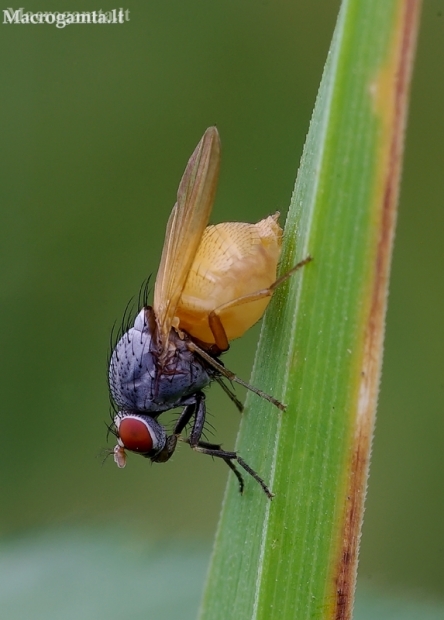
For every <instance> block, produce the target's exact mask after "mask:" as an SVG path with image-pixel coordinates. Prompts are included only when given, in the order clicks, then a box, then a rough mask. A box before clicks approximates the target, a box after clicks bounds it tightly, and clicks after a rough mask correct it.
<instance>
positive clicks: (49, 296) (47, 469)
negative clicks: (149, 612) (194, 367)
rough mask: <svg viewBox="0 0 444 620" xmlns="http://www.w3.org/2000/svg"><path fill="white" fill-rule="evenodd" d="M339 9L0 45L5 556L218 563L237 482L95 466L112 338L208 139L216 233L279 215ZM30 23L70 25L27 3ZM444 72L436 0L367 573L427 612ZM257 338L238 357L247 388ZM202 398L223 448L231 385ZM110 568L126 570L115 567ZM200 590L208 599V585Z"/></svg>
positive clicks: (390, 334) (404, 218)
mask: <svg viewBox="0 0 444 620" xmlns="http://www.w3.org/2000/svg"><path fill="white" fill-rule="evenodd" d="M338 6H339V2H331V0H328V1H327V0H323V1H322V0H320V1H318V2H315V3H313V2H309V1H308V0H301V1H300V2H298V3H288V2H284V1H282V2H278V3H270V2H263V3H256V2H253V1H252V0H246V1H245V2H243V3H239V2H234V1H233V0H228V1H225V2H218V1H216V2H212V3H207V4H203V3H200V2H196V1H194V0H190V2H187V3H183V2H179V1H178V0H175V1H174V2H170V3H143V2H141V1H140V0H135V1H134V2H133V3H132V4H131V6H128V7H123V8H129V9H130V21H129V22H126V23H125V24H123V25H116V26H98V25H91V26H86V25H78V26H68V27H66V28H64V29H57V28H55V27H54V26H48V25H44V26H43V25H42V26H31V25H29V26H19V25H5V24H0V29H1V37H0V51H1V55H0V58H1V75H2V79H1V82H0V94H1V96H0V109H1V119H2V123H1V144H2V149H1V165H0V197H1V202H0V204H1V207H0V234H1V246H0V247H1V252H2V259H1V262H0V269H1V275H0V281H1V284H2V286H1V290H0V295H1V304H0V313H1V317H0V318H1V325H2V329H1V331H0V334H1V345H2V352H3V355H2V358H1V362H0V363H1V365H2V366H1V375H0V376H1V379H2V384H1V393H2V407H1V413H0V416H1V428H2V435H3V446H2V451H3V459H2V461H3V464H4V465H3V467H2V471H1V478H0V484H1V494H2V498H3V501H2V507H1V513H0V515H1V517H0V518H1V522H0V528H1V530H0V532H1V534H2V535H3V537H4V539H5V540H7V539H8V538H10V537H11V536H12V537H13V540H14V541H16V542H15V543H14V544H19V541H20V540H21V539H22V538H23V540H24V541H26V542H25V543H23V544H25V546H27V547H30V546H32V545H31V544H30V543H29V540H30V539H31V540H32V537H33V535H32V532H36V531H37V530H38V529H39V528H44V529H45V530H51V529H52V528H58V527H59V526H60V524H65V525H68V526H72V527H75V528H78V527H80V526H82V527H83V526H85V527H93V528H99V529H101V528H104V532H105V533H104V537H106V533H107V532H110V537H112V536H113V534H111V532H112V531H113V530H112V528H113V527H114V525H115V524H116V523H124V524H125V526H126V527H129V528H130V529H131V531H132V532H135V533H137V537H136V539H137V540H140V541H141V545H147V547H148V548H149V549H151V548H152V547H150V545H151V544H153V545H154V544H155V541H156V540H158V541H163V540H164V539H165V538H167V539H168V540H185V541H186V540H189V539H190V537H191V538H192V540H196V539H198V540H201V541H203V542H206V545H208V541H209V540H210V538H211V536H212V534H213V532H214V530H215V527H216V522H217V517H218V512H219V506H220V501H221V497H222V492H223V487H224V483H225V480H226V476H227V472H226V470H225V467H224V466H223V464H221V463H211V462H209V463H206V462H205V461H204V463H202V458H203V457H200V456H199V455H196V454H192V453H191V451H190V450H189V449H187V447H186V446H182V448H181V449H180V450H179V451H178V453H177V454H176V455H175V457H174V459H173V461H172V462H170V463H168V464H167V465H165V466H160V465H154V466H153V467H150V466H149V464H148V463H146V462H144V461H143V459H137V458H134V459H130V460H129V464H128V467H127V468H126V470H125V471H118V470H117V469H116V468H115V467H114V465H113V463H111V462H110V460H108V462H106V463H105V464H104V466H101V457H98V454H99V452H100V449H101V448H102V447H105V446H106V427H105V422H107V421H108V397H107V385H106V366H107V353H108V350H109V333H110V330H111V327H112V325H113V323H114V321H115V320H117V321H118V322H119V321H120V319H121V316H122V313H123V310H124V308H125V306H126V303H127V301H128V299H129V298H130V297H131V296H133V295H136V296H137V293H138V290H139V287H140V285H141V284H142V282H143V280H144V279H145V278H146V277H147V276H148V275H149V274H150V273H153V274H155V272H156V269H157V265H158V260H159V258H160V251H161V247H162V241H163V235H164V228H165V223H166V221H167V218H168V215H169V212H170V210H171V207H172V205H173V203H174V199H175V193H176V189H177V185H178V182H179V180H180V176H181V174H182V172H183V169H184V167H185V164H186V161H187V159H188V157H189V155H190V154H191V152H192V150H193V148H194V146H195V145H196V144H197V141H198V140H199V138H200V137H201V135H202V133H203V131H204V130H205V128H206V127H207V126H209V125H212V124H217V126H218V128H219V131H220V133H221V137H222V144H223V155H222V174H221V180H220V187H219V192H218V198H217V200H216V206H215V209H214V213H213V221H222V220H230V219H237V220H245V221H249V220H250V221H256V220H258V219H260V218H261V217H264V216H265V215H267V214H269V213H272V212H274V211H275V210H277V209H279V210H281V211H283V212H285V210H286V208H287V205H288V203H289V200H290V193H291V191H292V188H293V183H294V177H295V173H296V170H297V166H298V161H299V155H300V153H301V151H302V146H303V141H304V137H305V133H306V131H307V128H308V122H309V118H310V115H311V110H312V107H313V104H314V99H315V96H316V92H317V88H318V85H319V81H320V77H321V73H322V67H323V64H324V61H325V57H326V54H327V50H328V46H329V43H330V38H331V34H332V32H333V27H334V22H335V18H336V13H337V9H338ZM110 8H114V6H112V7H106V6H102V9H103V10H109V9H110ZM93 9H94V7H93V6H92V5H91V4H90V3H86V2H84V0H82V1H80V2H77V3H76V6H75V10H79V11H83V10H84V11H91V10H93ZM26 10H29V11H41V10H46V11H52V10H57V11H64V10H73V5H72V4H71V3H69V2H66V1H65V0H63V1H59V2H57V3H55V2H53V1H51V0H48V1H47V2H46V3H45V6H43V5H42V4H41V2H37V0H30V1H29V2H28V3H27V5H26ZM443 66H444V0H428V2H426V3H424V9H423V19H422V29H421V33H420V38H419V43H418V57H417V62H416V68H415V73H414V80H413V88H412V100H411V112H410V120H409V126H408V132H407V148H406V159H405V166H404V180H403V188H402V193H401V204H400V216H399V226H398V234H397V239H396V246H395V258H394V265H393V273H392V280H391V282H392V286H391V293H390V300H389V313H388V323H387V340H386V353H385V361H384V370H383V379H382V391H381V398H380V406H379V411H378V422H377V430H376V439H375V444H374V445H375V447H374V455H373V459H372V472H371V477H370V488H369V497H368V503H367V511H366V516H365V522H364V535H363V545H362V553H361V563H360V574H361V576H362V578H363V580H365V582H366V583H367V582H368V583H370V585H373V586H377V585H378V584H379V583H383V584H385V586H386V587H390V586H394V587H400V588H401V590H402V589H409V590H412V591H414V592H416V591H417V592H419V593H421V592H422V593H424V595H427V596H428V595H430V596H432V597H442V595H443V591H444V590H443V585H444V584H443V581H444V579H443V577H444V574H443V573H444V571H443V559H442V556H443V550H444V531H443V528H442V522H443V516H444V515H443V512H444V510H443V508H444V506H443V503H444V500H443V495H442V492H441V488H442V479H443V473H444V471H443V470H444V464H443V459H442V444H443V439H444V437H443V430H444V416H443V409H444V407H443V405H444V380H443V377H444V372H443V371H444V368H443V365H444V356H443V355H442V342H443V321H442V316H443V314H444V313H443V310H444V307H443V306H444V291H443V287H442V264H443V258H444V257H443V244H442V231H443V227H444V209H443V208H442V200H443V198H442V197H443V182H442V166H443V148H442V144H443V143H444V116H443V114H442V110H443V106H444V102H443V99H444V82H443V80H442V79H441V76H442V67H443ZM257 333H258V332H257V328H255V329H253V330H251V332H250V333H249V334H248V335H247V336H246V337H245V338H244V339H243V340H242V342H241V343H234V345H233V347H232V350H231V351H230V353H229V354H228V355H227V356H226V358H225V359H226V361H227V365H228V366H229V367H230V368H232V369H233V370H235V371H236V372H238V374H240V375H241V376H242V377H244V378H245V379H248V375H249V368H250V364H251V360H252V355H253V350H254V345H255V339H256V338H257ZM210 394H211V396H210V399H209V409H210V413H211V414H212V416H211V418H210V421H211V423H212V424H214V426H215V428H216V435H215V437H217V440H219V439H220V440H222V441H223V443H224V445H225V446H226V447H231V446H233V444H234V437H235V432H236V428H237V424H238V414H237V412H236V410H235V408H234V407H233V406H232V404H231V403H230V402H229V401H228V400H227V399H226V398H225V397H224V395H223V394H221V393H220V389H219V388H218V386H214V387H213V388H212V389H211V390H210ZM239 395H240V396H242V394H241V392H239ZM239 501H242V500H241V498H240V499H239ZM108 528H111V529H108ZM95 531H96V530H95ZM142 541H144V542H142ZM5 544H6V543H5ZM11 544H12V543H11ZM36 544H37V543H36ZM85 544H86V543H85ZM159 544H162V542H159ZM205 549H207V547H205ZM205 557H207V556H205ZM10 561H12V560H10ZM10 561H9V562H10ZM61 561H62V560H61ZM103 561H106V562H108V561H109V562H110V563H111V564H112V565H114V566H115V569H116V572H119V571H122V573H123V572H124V571H125V566H126V562H125V561H123V560H122V561H120V560H119V559H117V558H114V559H112V558H111V559H110V560H103ZM205 561H206V560H205ZM9 562H8V565H10V564H9ZM202 562H203V560H202ZM129 563H130V562H129V561H128V564H129ZM190 572H193V574H195V579H196V583H197V586H196V587H197V589H198V591H199V594H200V589H201V587H202V579H203V573H204V569H202V568H196V569H194V568H192V569H190ZM165 579H168V578H167V577H165ZM169 586H170V587H171V588H172V590H173V591H174V585H172V584H171V583H170V584H169ZM140 587H141V591H142V593H143V592H144V586H143V584H141V585H140ZM59 617H60V616H59ZM64 617H65V616H64ZM66 617H68V616H66ZM77 617H78V616H77ZM134 617H137V616H134ZM171 617H174V616H171ZM190 617H193V616H190ZM405 617H407V616H405ZM424 617H425V616H424Z"/></svg>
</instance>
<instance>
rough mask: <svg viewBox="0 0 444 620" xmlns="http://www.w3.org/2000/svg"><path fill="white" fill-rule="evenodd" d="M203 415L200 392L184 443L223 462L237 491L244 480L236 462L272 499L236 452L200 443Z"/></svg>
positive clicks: (203, 422) (260, 479) (264, 485)
mask: <svg viewBox="0 0 444 620" xmlns="http://www.w3.org/2000/svg"><path fill="white" fill-rule="evenodd" d="M205 413H206V407H205V395H204V394H203V393H202V392H201V393H199V394H197V398H196V411H195V418H194V425H193V429H192V431H191V433H190V436H189V438H187V439H185V440H184V441H185V442H186V443H188V444H190V446H191V448H192V449H193V450H195V451H196V452H200V453H201V454H208V455H209V456H213V457H216V458H219V459H222V460H223V461H225V463H226V464H227V465H228V467H229V468H230V469H231V471H232V472H233V473H234V475H235V476H236V478H237V480H238V482H239V491H240V492H241V493H243V490H244V479H243V477H242V474H241V473H240V471H239V470H238V469H237V467H236V465H235V464H234V461H237V463H238V464H239V465H240V466H241V467H242V468H243V469H244V470H245V471H246V472H247V473H248V474H250V476H251V477H252V478H254V479H255V480H256V482H257V483H258V484H260V485H261V487H262V490H263V491H264V493H265V495H266V496H267V497H268V498H269V499H272V497H273V493H272V492H271V491H270V489H269V488H268V486H267V485H266V484H265V482H264V481H263V480H262V478H261V477H260V476H259V474H257V473H256V472H255V471H254V469H252V468H251V467H250V466H249V465H248V463H246V462H245V461H244V460H243V458H241V457H240V456H239V455H238V454H237V453H236V452H227V451H226V450H222V447H221V446H220V445H219V444H212V443H207V442H206V441H201V439H200V438H201V436H202V432H203V427H204V424H205ZM179 421H180V419H179Z"/></svg>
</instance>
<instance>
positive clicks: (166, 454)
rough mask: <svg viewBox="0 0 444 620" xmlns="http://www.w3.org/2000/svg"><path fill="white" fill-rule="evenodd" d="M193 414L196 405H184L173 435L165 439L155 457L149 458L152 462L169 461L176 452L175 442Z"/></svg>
mask: <svg viewBox="0 0 444 620" xmlns="http://www.w3.org/2000/svg"><path fill="white" fill-rule="evenodd" d="M195 412H196V403H193V404H192V405H186V406H185V407H184V408H183V410H182V413H181V414H180V416H179V419H178V420H177V422H176V424H175V426H174V431H173V434H172V435H169V436H168V437H167V440H166V444H165V447H164V449H163V450H162V451H161V452H159V453H158V454H156V456H154V457H152V458H151V460H152V461H153V462H155V463H166V461H169V460H170V458H171V457H172V456H173V454H174V451H175V450H176V447H177V442H178V440H179V437H180V434H181V432H182V431H183V429H184V428H185V426H186V425H187V424H188V423H189V421H190V420H191V418H192V417H193V415H194V414H195Z"/></svg>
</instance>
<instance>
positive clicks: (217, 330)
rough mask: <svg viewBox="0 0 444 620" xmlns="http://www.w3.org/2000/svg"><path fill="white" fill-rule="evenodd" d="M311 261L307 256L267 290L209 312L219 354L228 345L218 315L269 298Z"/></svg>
mask: <svg viewBox="0 0 444 620" xmlns="http://www.w3.org/2000/svg"><path fill="white" fill-rule="evenodd" d="M311 260H313V259H312V257H311V256H307V257H306V258H304V259H303V260H301V261H299V263H298V264H297V265H295V266H294V267H292V268H291V269H290V271H287V273H284V275H283V276H281V277H280V278H278V279H277V280H276V282H273V284H271V285H270V287H269V288H264V289H262V290H260V291H255V292H254V293H248V295H242V297H237V299H233V300H231V301H228V302H227V303H226V304H222V305H221V306H218V307H217V308H215V309H214V310H212V311H211V312H210V314H209V315H208V324H209V326H210V329H211V332H212V334H213V336H214V340H215V341H216V345H217V346H218V347H219V349H220V350H221V352H222V351H226V350H227V349H228V347H229V344H228V338H227V334H226V333H225V329H224V326H223V325H222V321H221V319H220V314H221V313H222V312H223V311H225V310H228V309H229V308H236V307H237V306H243V305H244V304H249V303H251V302H253V301H259V300H260V299H264V298H265V297H271V296H272V295H273V293H274V291H275V290H276V289H277V288H278V286H280V285H281V284H283V283H284V282H285V281H286V280H288V279H289V278H290V277H291V276H292V275H293V274H294V273H295V272H296V271H298V270H299V269H300V268H301V267H303V266H304V265H306V264H307V263H309V262H310V261H311Z"/></svg>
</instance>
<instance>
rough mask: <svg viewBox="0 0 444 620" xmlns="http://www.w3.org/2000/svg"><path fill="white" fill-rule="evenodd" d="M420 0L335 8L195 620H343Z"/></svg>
mask: <svg viewBox="0 0 444 620" xmlns="http://www.w3.org/2000/svg"><path fill="white" fill-rule="evenodd" d="M419 8H420V3H419V1H416V0H374V1H372V2H362V1H361V0H348V1H344V2H343V4H342V7H341V11H340V14H339V17H338V22H337V26H336V30H335V33H334V37H333V41H332V45H331V48H330V52H329V56H328V59H327V63H326V67H325V71H324V75H323V78H322V82H321V86H320V90H319V95H318V99H317V102H316V107H315V111H314V114H313V119H312V123H311V126H310V131H309V135H308V138H307V143H306V146H305V150H304V155H303V159H302V163H301V169H300V172H299V175H298V179H297V183H296V187H295V192H294V195H293V198H292V203H291V207H290V212H289V216H288V221H287V225H286V230H285V249H284V254H283V261H282V272H285V270H287V269H288V268H290V267H291V266H292V265H294V264H295V263H296V262H297V261H298V260H300V259H301V258H304V257H305V256H306V255H307V254H310V255H311V256H313V258H314V260H313V262H312V263H310V264H309V265H307V266H306V267H304V269H303V270H302V272H300V273H298V274H297V275H296V276H294V277H293V278H292V280H291V281H290V282H289V283H287V284H285V285H283V286H282V287H281V290H279V291H278V292H277V293H276V295H275V297H274V299H273V301H272V304H271V305H270V310H269V312H268V313H267V316H266V319H265V321H264V325H263V329H262V334H261V339H260V343H259V348H258V353H257V357H256V362H255V367H254V370H253V376H252V379H251V382H252V383H253V384H254V385H257V386H259V387H261V388H262V389H263V390H265V391H266V392H268V393H270V394H272V395H273V396H275V397H277V398H279V399H281V400H282V401H283V402H284V403H286V404H287V405H288V407H287V410H286V411H285V412H284V413H280V412H278V411H277V410H276V409H274V408H273V407H272V406H271V405H269V404H268V403H266V402H261V401H260V400H259V399H258V398H257V397H256V396H252V395H249V396H248V399H247V410H246V413H245V415H244V417H243V420H242V424H241V429H240V432H239V438H238V445H237V449H238V451H239V454H241V456H242V457H243V458H244V459H245V460H246V461H247V462H248V463H249V464H250V465H251V466H252V467H253V468H254V469H255V470H256V471H258V473H259V474H260V475H261V476H263V477H264V479H265V480H266V481H267V482H270V485H271V487H272V490H273V491H274V492H275V494H276V497H275V499H274V500H273V501H272V502H270V501H268V500H267V499H266V497H265V495H264V494H263V493H262V492H261V490H260V488H259V487H258V486H257V484H256V483H255V482H254V481H253V480H250V479H249V480H247V481H246V491H245V494H244V497H239V494H238V492H237V487H236V483H235V481H234V480H231V481H230V482H229V486H228V490H227V494H226V497H225V502H224V507H223V511H222V515H221V520H220V525H219V531H218V535H217V539H216V543H215V549H214V554H213V559H212V564H211V567H210V573H209V579H208V584H207V589H206V592H205V596H204V601H203V605H202V612H201V619H202V620H210V619H211V620H215V619H217V618H221V619H224V620H225V619H226V618H236V620H242V619H244V618H255V619H259V618H261V619H267V620H269V619H270V618H279V619H283V620H285V619H294V618H297V619H298V620H302V619H304V618H307V619H308V618H313V617H316V618H349V617H351V610H352V605H353V593H354V585H355V576H356V565H357V554H358V541H359V535H360V527H361V521H362V511H363V498H364V495H365V488H366V480H367V473H368V462H369V454H370V445H371V435H372V431H373V421H374V413H375V409H376V399H377V389H378V382H379V375H380V368H381V359H382V338H383V327H384V315H385V308H386V294H387V283H388V272H389V266H390V254H391V248H392V241H393V233H394V224H395V211H396V202H397V195H398V183H399V174H400V161H401V152H402V138H403V131H404V125H405V117H406V109H407V100H408V85H409V79H410V74H411V66H412V57H413V51H414V44H415V36H416V31H417V26H418V20H419Z"/></svg>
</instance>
